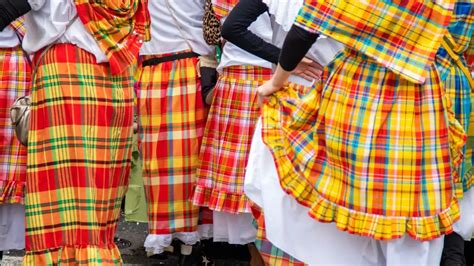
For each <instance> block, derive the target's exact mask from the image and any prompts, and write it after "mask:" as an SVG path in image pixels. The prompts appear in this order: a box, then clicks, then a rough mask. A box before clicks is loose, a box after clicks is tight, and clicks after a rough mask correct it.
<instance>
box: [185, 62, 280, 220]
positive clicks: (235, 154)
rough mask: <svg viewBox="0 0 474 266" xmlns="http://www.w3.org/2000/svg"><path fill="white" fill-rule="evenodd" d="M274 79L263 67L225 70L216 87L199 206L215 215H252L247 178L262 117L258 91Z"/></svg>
mask: <svg viewBox="0 0 474 266" xmlns="http://www.w3.org/2000/svg"><path fill="white" fill-rule="evenodd" d="M270 75H271V70H270V69H265V68H261V67H254V66H232V67H228V68H224V71H223V73H222V75H221V76H220V77H219V80H218V82H217V84H216V87H215V95H214V102H213V103H212V106H211V110H210V113H209V118H208V121H207V124H206V130H205V132H204V139H203V144H202V147H201V153H200V155H199V159H200V163H199V167H198V171H197V176H198V180H197V182H196V187H195V190H194V195H193V202H194V204H195V205H199V206H206V207H209V208H210V209H211V210H214V211H225V212H230V213H241V212H250V206H249V202H248V199H247V197H246V196H245V195H244V178H245V167H246V165H247V160H248V155H249V152H250V144H251V141H252V136H253V131H254V128H255V125H256V124H257V120H258V117H259V116H260V108H259V106H258V99H257V93H256V89H257V87H258V86H259V85H260V84H262V83H263V82H264V81H266V80H268V79H270Z"/></svg>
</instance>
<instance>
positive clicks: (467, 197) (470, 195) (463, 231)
mask: <svg viewBox="0 0 474 266" xmlns="http://www.w3.org/2000/svg"><path fill="white" fill-rule="evenodd" d="M459 207H460V209H461V219H459V221H458V222H457V223H455V224H454V226H453V227H454V232H456V233H458V234H459V235H460V236H461V237H462V238H464V240H466V241H470V240H471V238H472V236H473V234H474V189H470V190H469V191H467V192H466V193H464V198H463V199H461V200H460V201H459Z"/></svg>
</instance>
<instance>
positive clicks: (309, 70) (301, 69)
mask: <svg viewBox="0 0 474 266" xmlns="http://www.w3.org/2000/svg"><path fill="white" fill-rule="evenodd" d="M323 69H324V67H323V66H321V65H320V64H319V63H318V62H316V61H313V60H311V59H308V58H303V60H302V61H301V62H300V63H299V64H298V66H296V68H295V70H293V74H295V75H298V76H300V77H302V78H304V79H306V80H309V81H312V80H320V79H321V75H322V74H323Z"/></svg>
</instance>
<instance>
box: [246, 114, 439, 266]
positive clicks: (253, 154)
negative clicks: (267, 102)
mask: <svg viewBox="0 0 474 266" xmlns="http://www.w3.org/2000/svg"><path fill="white" fill-rule="evenodd" d="M261 129H262V125H261V120H259V121H258V123H257V126H256V129H255V134H254V137H253V140H252V146H251V149H250V156H249V162H248V165H247V172H246V176H245V187H244V190H245V194H246V195H247V196H248V197H249V198H250V199H251V200H252V201H253V202H255V203H256V204H257V205H259V206H260V207H261V208H262V209H263V212H264V217H265V226H266V235H267V238H268V240H270V242H272V243H273V244H274V245H275V246H276V247H278V248H280V249H281V250H283V251H285V252H286V253H288V254H289V255H291V256H293V257H295V258H296V259H298V260H300V261H302V262H305V263H307V264H309V265H374V266H375V265H439V262H440V260H441V253H442V249H443V239H444V238H443V237H440V238H438V239H435V240H433V241H426V242H419V241H416V240H413V239H412V238H410V237H408V236H405V237H403V238H401V239H396V240H392V241H376V240H373V239H371V238H367V237H361V236H356V235H351V234H348V233H346V232H342V231H340V230H338V229H337V228H336V225H335V224H334V223H328V224H326V223H320V222H318V221H316V220H314V219H312V218H311V217H309V215H308V208H306V207H304V206H302V205H300V204H298V203H297V202H296V200H295V199H293V198H292V197H291V196H289V195H287V194H286V193H285V192H284V191H283V189H282V188H281V186H280V183H279V179H278V174H277V172H276V167H275V164H274V161H273V157H272V155H271V152H270V150H269V149H268V148H267V147H266V146H265V144H264V143H263V141H262V137H261Z"/></svg>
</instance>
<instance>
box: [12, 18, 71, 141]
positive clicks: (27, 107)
mask: <svg viewBox="0 0 474 266" xmlns="http://www.w3.org/2000/svg"><path fill="white" fill-rule="evenodd" d="M77 18H78V16H77V15H76V16H75V17H74V18H73V19H72V20H71V21H70V22H69V23H68V25H67V26H66V28H65V30H64V32H66V31H67V30H68V29H69V26H71V25H72V24H73V23H74V22H75V21H76V19H77ZM15 32H16V31H15ZM17 36H18V33H17ZM18 37H19V36H18ZM61 37H62V35H61V36H59V37H58V39H57V40H56V41H54V42H53V43H51V44H50V45H48V46H47V47H46V48H45V49H44V50H43V51H42V52H41V54H40V56H39V57H38V61H37V63H36V64H35V66H34V68H33V72H32V78H31V84H34V81H35V79H36V72H37V71H38V67H39V65H40V63H41V62H42V61H43V58H44V56H45V55H46V53H47V52H48V51H49V50H50V49H51V48H52V47H53V46H54V45H55V44H56V43H57V41H58V40H59V39H60V38H61ZM21 42H22V39H20V46H22V45H21ZM22 49H23V47H22ZM23 53H25V55H27V53H26V52H25V51H24V50H23ZM28 59H29V58H28ZM28 61H29V62H30V64H31V61H30V60H28ZM30 112H31V96H29V95H25V96H22V97H20V98H18V99H16V100H15V101H14V102H13V105H12V106H11V107H10V120H11V122H12V125H13V127H14V128H15V135H16V137H17V139H18V141H19V142H20V143H21V144H22V145H24V146H27V145H28V131H29V129H30Z"/></svg>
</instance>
